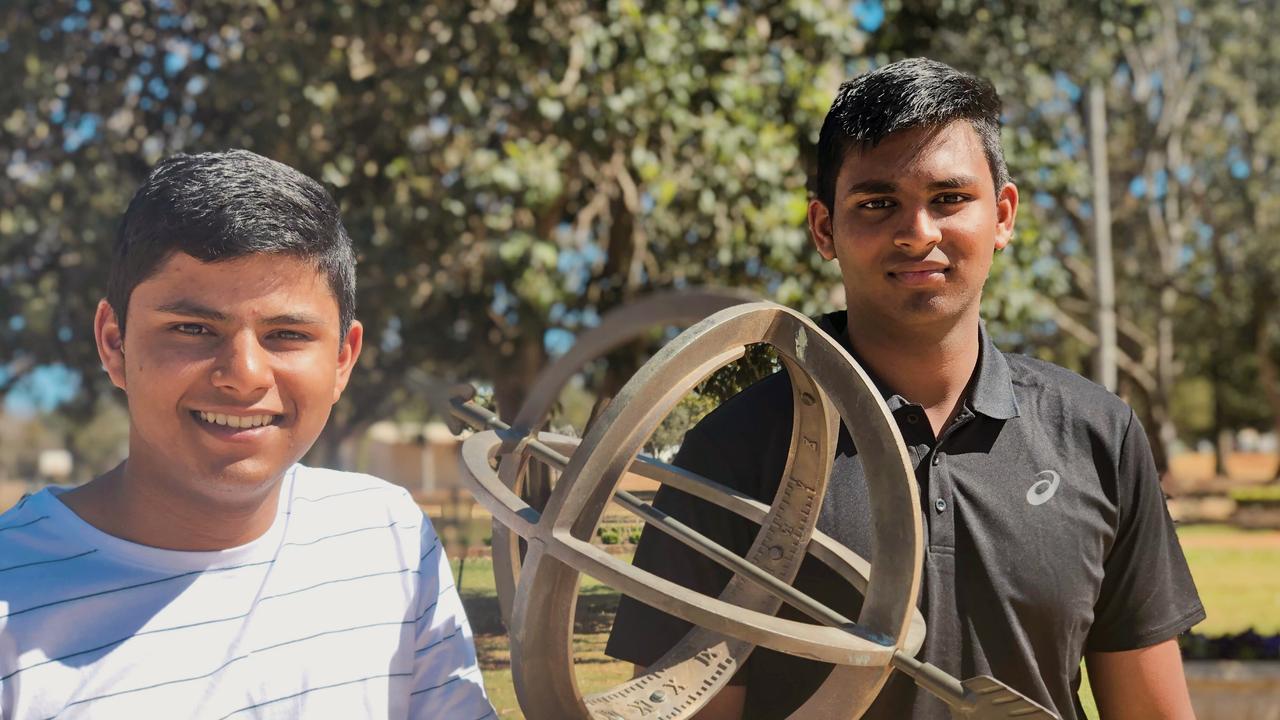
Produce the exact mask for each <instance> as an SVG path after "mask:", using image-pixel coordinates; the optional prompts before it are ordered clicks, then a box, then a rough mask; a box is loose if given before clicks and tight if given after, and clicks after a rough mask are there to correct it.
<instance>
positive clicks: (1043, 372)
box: [1004, 353, 1134, 439]
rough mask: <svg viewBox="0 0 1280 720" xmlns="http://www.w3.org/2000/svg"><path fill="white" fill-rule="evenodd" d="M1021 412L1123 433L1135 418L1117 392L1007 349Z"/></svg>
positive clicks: (1113, 434)
mask: <svg viewBox="0 0 1280 720" xmlns="http://www.w3.org/2000/svg"><path fill="white" fill-rule="evenodd" d="M1004 358H1005V360H1006V362H1008V364H1009V375H1010V379H1011V381H1012V382H1013V388H1014V397H1016V398H1017V401H1018V407H1019V410H1020V412H1021V414H1022V415H1023V416H1024V417H1026V416H1030V417H1032V418H1034V419H1037V420H1042V421H1047V422H1050V423H1061V424H1063V425H1065V426H1067V428H1064V429H1069V428H1072V427H1074V428H1077V429H1087V430H1092V431H1095V432H1101V433H1105V434H1106V435H1107V436H1109V437H1116V438H1117V439H1118V438H1119V437H1122V436H1123V435H1124V434H1125V432H1126V431H1127V430H1128V429H1129V426H1130V424H1131V423H1132V422H1133V420H1134V417H1133V409H1132V408H1130V407H1129V405H1128V403H1126V402H1125V401H1124V400H1121V399H1120V398H1119V397H1118V396H1117V395H1116V394H1115V393H1113V392H1111V391H1110V390H1107V389H1106V388H1105V387H1103V386H1101V385H1099V384H1097V383H1095V382H1093V381H1092V380H1088V379H1086V378H1084V377H1082V376H1080V375H1079V374H1078V373H1075V372H1072V371H1071V370H1068V369H1066V368H1064V367H1060V366H1058V365H1055V364H1053V363H1051V362H1046V361H1044V360H1039V359H1036V358H1033V357H1028V356H1026V355H1014V354H1010V353H1005V354H1004Z"/></svg>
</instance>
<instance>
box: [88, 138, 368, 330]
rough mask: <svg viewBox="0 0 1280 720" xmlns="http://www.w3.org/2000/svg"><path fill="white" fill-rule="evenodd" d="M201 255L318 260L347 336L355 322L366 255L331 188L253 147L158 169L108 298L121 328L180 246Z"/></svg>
mask: <svg viewBox="0 0 1280 720" xmlns="http://www.w3.org/2000/svg"><path fill="white" fill-rule="evenodd" d="M175 252H182V253H186V254H187V255H190V256H191V257H194V258H196V259H197V260H200V261H201V262H218V261H221V260H231V259H234V258H238V257H244V256H246V255H256V254H280V255H291V256H294V257H299V258H303V259H307V260H313V261H314V262H315V263H316V267H317V269H318V270H319V271H320V272H321V273H323V274H324V275H325V276H326V277H327V279H328V281H329V287H330V289H331V290H332V291H333V295H334V297H335V298H336V299H337V301H338V318H339V326H340V330H341V335H340V336H339V337H342V338H345V337H346V336H347V330H349V329H350V328H351V323H352V322H353V321H354V320H355V311H356V258H355V252H354V251H353V250H352V248H351V237H350V236H349V235H348V234H347V230H346V228H345V227H343V225H342V218H341V217H340V215H339V213H338V204H337V203H336V202H334V200H333V197H332V196H331V195H330V194H329V193H328V191H326V190H325V189H324V187H323V186H322V185H321V184H320V183H318V182H316V181H315V180H312V179H311V178H309V177H307V176H306V175H303V174H302V173H300V172H298V171H297V170H294V169H293V168H291V167H289V166H288V165H285V164H284V163H279V162H276V161H275V160H270V159H268V158H265V157H262V156H261V155H258V154H256V153H252V152H249V151H248V150H228V151H225V152H211V153H200V154H198V155H181V154H180V155H174V156H172V157H169V158H166V159H165V160H163V161H161V162H160V163H159V164H158V165H156V166H155V167H154V168H152V170H151V173H150V174H149V175H147V178H146V180H144V181H143V182H142V186H141V187H140V188H138V191H137V192H136V193H134V196H133V199H132V200H131V201H129V208H128V210H126V211H125V213H124V219H123V220H122V221H121V223H120V231H119V232H118V233H117V234H116V243H115V249H114V252H113V254H112V261H111V272H110V277H109V279H108V281H107V302H108V303H110V305H111V309H112V310H113V311H115V314H116V320H117V322H118V323H119V324H120V330H121V332H124V330H125V317H126V315H127V314H128V310H129V296H130V295H131V294H132V293H133V289H134V288H135V287H137V286H138V284H139V283H141V282H142V281H144V280H146V279H147V278H148V277H150V276H151V275H152V274H154V273H155V272H156V270H157V269H159V267H160V265H161V264H162V263H164V261H165V260H167V259H168V258H169V257H170V256H171V255H172V254H173V253H175Z"/></svg>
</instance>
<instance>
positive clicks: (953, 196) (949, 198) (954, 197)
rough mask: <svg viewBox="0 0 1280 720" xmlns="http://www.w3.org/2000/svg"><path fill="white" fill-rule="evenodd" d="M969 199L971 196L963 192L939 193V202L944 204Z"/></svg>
mask: <svg viewBox="0 0 1280 720" xmlns="http://www.w3.org/2000/svg"><path fill="white" fill-rule="evenodd" d="M968 199H969V196H968V195H965V194H963V193H947V194H946V195H939V196H938V198H937V202H939V203H942V204H943V205H952V204H954V203H962V202H964V201H966V200H968Z"/></svg>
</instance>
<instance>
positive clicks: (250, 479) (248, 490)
mask: <svg viewBox="0 0 1280 720" xmlns="http://www.w3.org/2000/svg"><path fill="white" fill-rule="evenodd" d="M292 464H293V463H280V462H269V461H265V460H263V459H261V458H245V459H243V460H237V461H234V462H230V463H216V464H213V465H211V466H207V467H206V468H205V470H204V472H202V473H200V475H199V477H200V483H199V485H200V488H201V490H202V491H203V492H202V493H201V494H203V495H206V496H208V497H210V499H214V500H221V501H231V502H235V501H236V500H242V499H243V500H248V499H252V498H257V497H259V496H261V495H262V494H263V493H265V492H267V491H269V490H270V489H271V488H272V486H273V485H274V484H275V483H276V482H277V481H278V480H279V479H280V478H281V477H283V476H284V473H285V471H286V470H288V469H289V467H290V466H291V465H292Z"/></svg>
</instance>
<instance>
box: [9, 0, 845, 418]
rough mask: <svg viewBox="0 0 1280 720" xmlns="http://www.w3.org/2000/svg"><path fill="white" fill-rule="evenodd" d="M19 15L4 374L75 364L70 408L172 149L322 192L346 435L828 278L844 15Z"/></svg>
mask: <svg viewBox="0 0 1280 720" xmlns="http://www.w3.org/2000/svg"><path fill="white" fill-rule="evenodd" d="M22 5H25V7H18V6H17V5H14V6H10V7H9V8H8V9H7V10H6V11H4V13H5V14H4V25H3V31H2V35H0V38H2V39H3V45H0V48H2V49H0V67H3V68H4V69H6V70H8V74H9V76H10V77H12V78H15V82H12V83H8V84H6V86H5V87H4V88H3V89H0V98H2V99H3V107H5V108H8V110H7V111H6V112H7V113H8V115H7V116H6V117H5V118H3V119H2V120H3V122H4V127H5V132H6V135H5V137H6V138H7V140H6V141H5V143H4V144H3V145H4V146H3V147H0V164H3V165H5V166H6V167H7V168H8V171H9V174H10V177H11V178H12V179H14V180H15V182H13V183H11V184H6V185H5V186H4V187H3V188H0V207H3V208H5V210H4V211H3V215H2V216H0V230H3V234H2V235H0V279H3V281H4V283H5V286H6V288H8V289H10V292H6V293H4V295H3V299H2V300H0V318H11V317H20V318H22V321H21V323H20V324H14V323H9V324H4V323H0V345H2V346H3V347H4V348H6V350H5V352H4V354H3V356H0V363H3V364H4V365H6V366H8V367H9V368H10V369H11V370H13V371H16V370H19V369H21V368H23V367H27V366H29V365H30V364H32V363H43V362H50V361H60V362H64V363H66V364H67V365H69V366H71V367H73V368H78V369H82V370H84V371H86V377H87V379H88V380H89V381H90V383H89V387H88V388H87V390H86V392H85V393H84V395H85V398H92V397H93V396H95V395H96V393H97V392H98V391H101V390H103V389H104V387H105V386H104V385H103V384H102V382H101V379H100V378H99V377H98V376H97V373H94V372H90V371H91V370H92V369H94V368H96V365H97V359H96V357H95V356H94V353H93V349H92V343H91V341H90V334H89V329H90V326H91V317H92V309H93V305H94V302H95V301H96V299H97V297H98V296H100V294H101V291H102V287H103V281H104V278H103V276H102V272H101V271H102V269H103V268H104V267H105V261H106V259H107V257H108V251H109V240H110V237H111V234H112V230H113V229H114V227H115V225H116V223H117V222H118V219H119V216H120V214H121V212H122V210H123V208H124V206H125V204H126V202H127V200H128V195H129V192H130V191H131V190H132V188H134V187H136V185H137V183H138V182H139V181H140V180H141V178H142V177H143V175H144V174H145V172H146V171H147V168H148V167H149V166H150V165H151V164H152V163H154V162H155V161H156V160H157V159H159V158H160V157H162V156H164V155H167V154H170V153H173V152H178V151H199V150H210V149H218V148H224V147H229V146H242V147H248V148H250V149H253V150H256V151H258V152H261V153H263V154H266V155H269V156H271V157H273V158H276V159H279V160H281V161H283V162H286V163H289V164H291V165H294V166H295V167H298V168H299V169H300V170H302V171H303V172H306V173H307V174H309V175H312V176H315V177H318V178H320V179H322V180H323V181H324V182H326V183H327V184H328V185H329V186H330V187H331V188H332V190H333V191H334V193H335V195H336V196H337V197H338V199H339V202H340V204H341V206H342V209H343V214H344V217H345V219H346V222H347V225H348V228H349V229H350V230H351V232H352V235H353V237H354V238H355V239H356V242H357V244H358V246H359V254H360V260H361V269H360V292H359V303H360V316H361V318H362V319H363V321H364V322H365V325H366V328H367V335H366V338H367V342H366V345H365V354H364V356H363V357H362V359H361V369H360V371H359V372H357V373H356V375H355V376H354V379H353V384H352V388H351V390H350V391H349V392H348V393H347V396H346V398H344V401H343V403H342V404H341V405H340V406H339V407H338V408H337V410H336V412H335V417H334V422H333V423H332V424H331V425H332V432H331V433H330V434H331V436H332V438H334V439H336V438H337V437H341V436H342V435H343V434H345V433H346V432H349V431H350V430H351V429H353V428H356V427H360V426H362V425H363V424H364V423H367V422H368V421H370V420H371V419H373V418H375V417H377V416H380V415H383V414H386V413H387V412H388V411H389V408H391V407H394V406H396V405H400V404H403V403H404V402H405V401H406V399H407V394H406V391H405V389H404V388H403V386H402V383H401V379H402V378H403V376H404V373H405V372H407V371H408V370H409V369H411V368H415V367H425V368H426V369H428V370H435V371H437V372H441V373H443V374H452V375H462V376H474V377H478V378H483V379H492V380H493V381H494V392H495V395H496V396H497V398H498V402H499V404H500V405H504V406H507V405H513V404H514V403H515V402H517V401H518V399H519V397H520V396H521V394H522V389H523V387H525V386H527V384H528V382H529V381H530V380H531V379H532V375H533V374H534V372H536V370H537V368H539V367H540V366H541V365H542V364H543V362H544V360H545V355H544V351H543V335H544V333H545V332H546V331H547V330H548V329H552V328H559V329H563V330H566V331H568V332H571V333H572V332H577V331H578V330H580V329H581V328H583V327H586V326H588V325H590V324H591V323H592V322H593V318H596V317H598V316H599V314H600V313H601V312H603V311H604V310H606V309H608V308H609V307H611V306H613V305H616V304H617V303H619V302H622V301H624V300H626V299H627V298H629V297H632V296H633V295H635V294H636V293H637V292H640V291H641V290H643V289H645V288H648V287H667V286H680V285H684V284H690V283H695V282H705V281H714V282H716V283H719V284H725V285H744V286H751V287H757V288H760V289H762V290H766V291H770V292H772V294H773V295H774V296H776V297H778V298H779V299H781V300H783V301H786V302H790V303H792V304H796V305H801V306H812V307H813V308H816V307H817V306H818V305H820V304H821V298H823V297H825V293H822V292H814V288H816V287H819V286H821V285H822V284H824V283H829V282H830V281H831V279H832V277H833V275H832V274H831V273H830V272H829V271H828V272H816V271H815V270H816V269H817V267H818V262H817V261H816V259H815V258H814V257H813V256H812V255H811V253H810V252H809V251H808V246H807V240H806V234H805V231H804V228H803V217H804V206H805V181H806V172H805V165H804V162H803V159H802V158H803V156H804V153H805V152H806V150H807V148H809V147H811V144H812V141H813V137H814V135H816V130H817V125H818V121H819V120H820V118H821V116H822V113H823V111H824V109H825V106H826V104H827V102H829V99H830V97H831V93H832V91H833V89H834V86H835V83H836V81H837V80H838V79H839V78H840V77H841V75H842V74H843V73H842V72H841V68H842V66H843V65H844V63H845V62H846V61H847V60H849V59H852V58H853V57H855V56H856V55H857V53H858V52H859V49H860V48H861V46H862V44H863V40H864V37H863V35H862V33H861V32H860V31H858V30H857V28H856V27H855V25H854V21H853V19H852V17H851V16H850V15H849V14H848V12H847V8H845V7H844V6H842V5H841V6H836V5H828V4H825V3H819V2H813V1H812V0H795V1H793V2H786V3H777V4H772V5H769V6H764V7H760V8H757V7H755V6H753V5H750V4H747V5H745V6H742V7H738V8H725V9H723V10H722V11H721V12H718V13H709V12H703V11H702V10H701V9H700V6H697V5H696V4H695V5H688V4H686V3H683V2H671V3H666V4H658V5H651V6H646V7H643V8H642V7H641V6H640V5H638V4H635V3H631V2H615V3H609V4H600V5H593V6H586V5H579V4H576V3H555V4H543V3H529V4H515V3H512V4H502V3H499V4H488V3H484V4H481V3H438V4H426V5H416V4H413V5H411V4H402V3H378V2H354V1H348V2H340V3H327V4H314V3H298V2H292V1H290V0H283V1H280V2H270V1H269V2H257V1H254V2H248V1H244V2H235V1H228V2H221V3H213V4H200V5H198V6H196V5H192V6H189V7H188V6H181V7H175V8H174V9H173V10H166V9H165V8H164V7H162V6H152V5H150V4H146V3H142V2H138V1H137V0H132V1H130V2H125V3H122V4H118V5H94V6H90V9H89V10H87V11H84V12H82V11H81V10H80V9H78V8H73V7H71V6H70V5H62V4H57V3H25V4H22ZM170 56H172V58H173V59H170ZM87 126H93V127H94V131H93V132H90V133H82V132H81V131H80V129H81V128H84V127H87ZM15 374H16V372H15ZM85 402H88V401H87V400H86V401H85Z"/></svg>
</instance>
